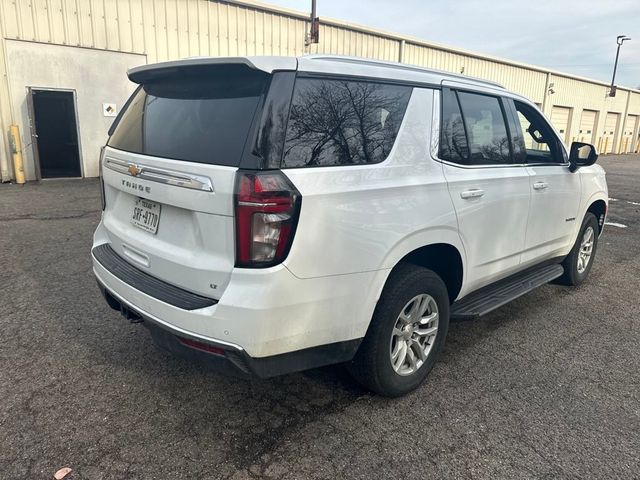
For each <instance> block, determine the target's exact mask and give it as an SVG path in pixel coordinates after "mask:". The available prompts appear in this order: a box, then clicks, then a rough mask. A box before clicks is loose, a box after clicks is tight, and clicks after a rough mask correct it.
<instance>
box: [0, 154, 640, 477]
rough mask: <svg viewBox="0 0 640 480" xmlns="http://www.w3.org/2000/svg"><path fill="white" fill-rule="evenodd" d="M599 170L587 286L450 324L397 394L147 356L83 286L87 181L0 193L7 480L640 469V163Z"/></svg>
mask: <svg viewBox="0 0 640 480" xmlns="http://www.w3.org/2000/svg"><path fill="white" fill-rule="evenodd" d="M600 163H601V164H602V165H603V166H604V167H605V169H606V170H607V173H608V177H607V179H608V182H609V189H610V197H612V201H611V203H610V213H609V217H608V222H610V223H612V224H613V225H609V226H607V227H606V230H605V234H604V236H603V237H602V238H601V241H600V244H599V247H598V248H599V250H598V254H597V258H596V262H595V264H594V267H593V269H592V271H591V274H590V278H589V279H588V281H587V282H586V284H585V285H584V286H582V287H581V288H578V289H569V288H565V287H559V286H552V285H550V286H545V287H542V288H540V289H538V290H537V291H534V292H532V293H530V294H528V295H526V296H525V297H522V298H520V299H519V300H517V301H515V302H513V303H512V304H510V305H507V306H505V307H503V308H501V309H499V310H497V311H495V312H494V313H492V314H490V315H488V316H486V317H485V318H483V319H481V320H480V321H477V322H473V323H457V324H453V325H452V326H451V328H450V331H449V336H448V341H447V346H446V348H445V352H444V355H443V358H442V361H441V362H440V363H439V364H437V365H436V367H435V368H434V370H433V372H432V374H431V376H430V377H429V379H428V380H427V382H426V383H425V384H424V385H423V386H422V387H421V388H420V389H418V390H417V391H416V392H415V393H413V394H411V395H409V396H407V397H405V398H401V399H396V400H388V399H384V398H379V397H376V396H373V395H370V394H368V393H367V392H365V391H363V390H361V389H360V388H358V387H357V386H356V385H354V383H353V382H352V381H351V380H350V378H349V377H348V375H347V374H346V372H345V371H344V369H343V368H342V367H340V366H334V367H327V368H323V369H318V370H313V371H309V372H304V373H299V374H293V375H288V376H284V377H279V378H275V379H271V380H253V381H246V380H238V379H233V378H226V377H223V376H220V375H218V374H215V373H213V372H210V371H208V370H206V369H205V368H203V367H200V366H198V365H195V364H191V363H189V362H187V361H185V360H181V359H177V358H175V357H172V356H171V355H170V354H168V353H165V352H163V351H161V350H159V349H158V348H156V347H155V345H154V344H153V342H152V340H151V338H150V336H149V335H148V332H147V331H146V329H145V328H144V327H143V326H142V325H140V324H129V323H127V322H126V321H125V320H124V319H123V318H121V317H120V316H119V315H118V314H117V313H116V312H114V311H112V310H110V309H109V308H108V306H107V305H106V303H105V302H104V301H103V299H102V298H101V296H100V294H99V291H98V288H97V287H96V284H95V281H94V279H93V275H92V270H91V262H90V256H89V249H90V245H91V237H92V233H93V230H94V228H95V226H96V224H97V222H98V220H99V217H100V199H99V189H98V182H97V181H96V180H95V179H93V180H59V181H49V182H43V183H41V184H27V185H26V186H25V187H19V186H15V185H0V199H1V202H0V261H1V267H0V329H1V337H0V338H1V339H2V343H1V346H0V367H1V368H0V399H1V400H0V405H1V406H0V472H2V475H1V477H2V479H14V478H15V479H50V478H52V476H53V473H54V472H55V471H56V470H57V469H58V468H60V467H64V466H69V467H71V468H72V469H73V473H72V474H71V475H69V476H68V477H67V478H70V479H74V480H75V479H132V478H157V479H169V478H172V479H173V478H185V479H187V478H188V479H217V478H229V479H244V478H262V477H267V478H287V479H300V478H331V479H341V478H416V479H417V478H420V479H424V478H474V479H476V478H477V479H485V478H486V479H495V478H517V479H522V478H548V479H559V478H589V479H596V478H625V479H631V478H640V458H639V455H638V452H640V348H639V347H638V345H640V321H639V310H640V309H639V301H638V298H640V297H639V294H638V289H639V287H640V278H639V273H640V238H639V237H638V234H639V233H640V155H626V156H610V157H605V158H603V159H601V160H600Z"/></svg>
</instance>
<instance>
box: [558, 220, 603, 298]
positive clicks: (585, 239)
mask: <svg viewBox="0 0 640 480" xmlns="http://www.w3.org/2000/svg"><path fill="white" fill-rule="evenodd" d="M597 246H598V220H597V219H596V216H595V215H594V214H593V213H587V214H586V215H585V217H584V220H583V221H582V226H581V227H580V232H579V233H578V238H577V239H576V243H575V244H574V246H573V248H572V249H571V252H570V253H569V255H567V257H566V258H565V259H564V261H563V262H562V266H563V267H564V274H563V275H562V276H561V277H560V278H559V279H558V283H561V284H563V285H571V286H577V285H580V284H581V283H582V282H584V281H585V279H586V278H587V275H589V271H590V270H591V265H593V259H594V258H595V256H596V248H597Z"/></svg>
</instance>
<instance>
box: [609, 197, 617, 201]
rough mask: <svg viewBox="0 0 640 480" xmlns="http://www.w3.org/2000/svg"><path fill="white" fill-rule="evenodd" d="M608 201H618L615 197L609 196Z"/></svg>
mask: <svg viewBox="0 0 640 480" xmlns="http://www.w3.org/2000/svg"><path fill="white" fill-rule="evenodd" d="M609 201H610V202H617V201H618V199H617V198H610V199H609Z"/></svg>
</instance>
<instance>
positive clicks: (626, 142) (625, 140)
mask: <svg viewBox="0 0 640 480" xmlns="http://www.w3.org/2000/svg"><path fill="white" fill-rule="evenodd" d="M628 145H629V139H628V138H625V139H624V151H623V153H629V150H627V146H628Z"/></svg>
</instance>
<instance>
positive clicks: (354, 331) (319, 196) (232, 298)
mask: <svg viewBox="0 0 640 480" xmlns="http://www.w3.org/2000/svg"><path fill="white" fill-rule="evenodd" d="M305 58H306V59H301V60H300V63H301V65H302V64H305V65H306V66H307V67H308V68H310V67H311V65H314V68H316V69H317V70H318V71H324V72H326V73H327V74H336V73H347V72H349V73H354V74H362V72H366V73H367V74H368V75H371V76H374V77H375V76H377V77H381V78H389V76H390V75H393V73H389V72H390V71H391V69H390V68H389V67H384V68H382V67H377V66H375V67H373V66H371V65H370V64H365V65H362V67H361V68H360V67H358V64H356V63H354V62H352V63H344V62H340V61H335V60H332V61H323V60H319V59H318V60H310V59H309V58H308V57H305ZM345 65H346V66H345ZM407 72H409V73H407ZM405 74H406V75H409V74H411V75H414V79H415V80H417V81H418V80H424V79H430V80H431V81H433V83H436V84H439V83H440V82H441V80H442V79H441V78H437V77H435V78H434V74H432V73H425V74H424V76H423V77H421V76H420V75H422V74H419V73H418V72H415V71H413V70H411V71H408V70H405V69H402V70H401V75H405ZM398 75H400V74H398ZM463 86H464V87H465V88H466V89H473V90H477V91H479V92H483V93H492V92H493V90H491V88H489V87H484V86H479V85H475V86H474V85H473V84H472V83H468V84H467V83H465V84H464V85H463ZM503 94H504V95H510V94H509V93H508V92H506V91H505V92H503ZM439 100H440V96H439V94H437V93H436V92H434V91H432V90H430V89H428V88H415V89H414V91H413V93H412V95H411V100H410V102H409V105H408V107H407V110H406V114H405V117H404V119H403V121H402V125H401V127H400V131H399V133H398V137H397V139H396V142H395V144H394V145H393V148H392V149H391V152H390V153H389V156H388V158H387V159H386V160H385V161H384V162H381V163H377V164H362V165H349V166H342V167H314V168H286V169H283V173H284V174H285V175H286V176H287V177H288V179H289V181H291V183H292V184H293V185H295V187H296V188H297V190H298V191H299V192H300V193H301V194H302V197H303V202H302V205H303V207H302V211H301V213H300V218H299V220H298V225H297V229H296V233H295V240H294V241H293V244H292V246H291V250H290V252H289V255H288V257H287V258H286V260H284V262H283V263H282V264H281V265H276V266H273V267H269V268H264V269H250V268H236V267H234V262H235V227H234V185H235V174H236V168H234V167H225V166H219V165H210V164H204V163H202V164H201V163H194V162H176V161H173V160H170V159H163V158H157V157H153V156H149V155H144V156H143V155H138V154H135V153H129V152H125V151H120V150H115V149H113V148H109V147H107V148H106V149H105V158H108V159H114V160H119V161H122V162H125V163H133V164H142V165H145V166H147V165H148V166H149V167H156V168H160V169H168V170H176V169H179V172H180V173H183V174H185V175H197V176H205V177H208V178H209V179H211V181H212V182H213V185H214V186H215V194H211V193H209V192H204V191H198V190H193V189H188V188H180V187H176V186H172V185H168V184H162V183H158V182H154V181H152V180H150V179H145V178H136V179H135V180H132V178H131V177H130V176H127V175H126V174H123V173H122V172H120V171H116V170H113V169H111V168H108V167H107V168H105V169H104V170H103V180H104V184H105V198H106V209H105V211H104V213H103V216H102V220H101V222H100V225H99V226H98V229H97V230H96V233H95V236H94V245H96V246H97V245H100V244H103V243H109V244H110V246H111V248H113V249H114V250H115V251H116V253H118V254H122V253H123V252H124V251H125V250H124V248H129V249H130V250H134V251H135V252H136V253H138V254H139V255H142V256H145V257H146V258H148V259H149V262H148V264H149V267H148V268H147V269H145V271H146V272H148V273H149V274H152V275H153V276H155V277H157V278H160V279H162V280H164V281H167V282H170V283H171V284H173V285H176V286H178V287H180V288H184V289H186V290H188V291H191V292H194V293H199V294H201V295H204V296H211V297H212V298H215V299H217V300H218V303H217V304H216V305H214V306H211V307H208V308H206V309H200V310H193V311H189V310H182V309H178V308H175V307H173V306H171V305H169V304H167V303H164V302H161V301H160V300H157V299H155V298H153V297H150V296H147V295H145V294H143V293H142V292H140V291H138V290H136V289H135V288H134V287H132V286H131V285H128V284H127V283H125V282H123V281H121V280H119V279H118V278H117V277H115V276H113V275H112V274H110V273H109V272H108V271H107V270H105V269H104V268H103V267H102V266H101V265H100V263H99V262H97V261H94V271H95V273H96V275H97V277H98V279H99V281H100V282H101V283H103V284H104V285H105V286H106V287H107V289H108V290H109V291H111V292H112V293H113V294H114V295H115V296H116V298H121V299H123V300H124V301H125V303H126V304H130V305H132V307H134V308H135V310H137V311H139V312H141V313H143V315H145V316H148V317H152V318H155V319H158V320H157V321H160V322H161V323H163V324H164V325H165V326H166V327H167V328H171V329H175V330H176V331H177V332H189V333H190V334H193V335H196V336H197V338H201V339H205V340H213V341H220V340H221V339H224V341H225V342H231V343H233V344H236V345H238V346H240V347H242V348H244V349H245V350H246V351H247V352H248V353H249V355H251V356H254V357H264V356H270V355H277V354H281V353H286V352H290V351H294V350H300V349H303V348H309V347H313V346H317V345H321V344H327V343H334V342H340V341H345V340H351V339H354V338H361V337H363V336H364V335H365V333H366V331H367V328H368V326H369V322H370V321H371V317H372V314H373V311H374V309H375V306H376V303H377V301H378V299H379V298H380V293H381V292H382V290H383V287H384V284H385V282H386V280H387V278H388V275H389V272H390V271H391V269H392V268H393V267H394V266H395V265H397V264H398V262H399V261H400V260H401V259H402V258H404V257H405V256H406V255H407V254H409V253H411V252H413V251H415V250H416V249H418V248H421V247H424V246H427V245H433V244H438V243H441V244H446V245H450V246H451V247H453V248H455V249H456V250H457V251H458V252H459V253H460V255H461V261H462V266H463V275H464V278H463V281H462V287H461V290H460V293H459V294H458V297H459V298H462V297H463V296H464V295H466V294H468V293H470V292H472V291H475V290H477V289H479V288H481V287H483V286H485V285H487V284H489V283H492V282H494V281H497V280H499V279H501V278H504V277H506V276H508V275H509V274H511V273H515V272H518V271H522V270H524V269H526V268H527V267H529V266H531V265H533V264H535V263H539V262H541V261H544V260H546V259H550V258H556V257H564V256H566V255H567V254H568V253H569V251H570V250H571V248H572V247H573V245H574V243H575V240H576V238H577V235H578V228H579V227H580V225H579V223H578V222H566V221H565V220H566V219H567V218H579V219H581V218H584V215H585V212H586V210H587V208H588V206H589V205H590V204H592V203H593V202H594V201H597V200H606V199H607V198H608V192H607V187H606V182H605V175H604V171H603V170H602V168H601V167H600V166H598V165H593V166H590V167H584V168H581V169H580V171H579V173H577V174H576V173H571V172H570V171H569V169H566V168H562V169H559V168H557V166H547V167H540V168H536V169H531V168H521V167H500V168H491V167H487V168H461V167H454V166H451V165H444V164H443V163H441V162H440V161H438V160H437V159H436V158H434V157H433V155H435V151H434V150H435V149H433V150H432V147H434V146H435V143H436V142H437V140H438V130H439V128H438V126H439V125H440V120H439V115H440V108H439V103H440V102H439ZM522 101H524V102H527V100H522ZM195 134H196V133H195V132H194V135H195ZM554 135H555V134H554ZM551 171H553V172H551ZM556 171H557V173H556ZM547 179H548V180H547ZM538 181H546V182H548V184H549V185H553V186H554V187H555V188H549V189H546V190H545V191H534V189H533V185H535V183H536V182H538ZM576 182H580V183H576ZM131 184H133V186H131ZM141 186H142V187H143V188H147V187H149V188H150V190H149V191H148V193H145V198H148V199H149V200H150V201H153V202H159V203H162V204H163V208H162V214H161V215H162V218H161V220H160V227H159V228H158V231H157V233H156V235H150V234H148V233H147V232H144V231H142V230H140V229H138V228H135V227H133V226H132V225H131V224H130V223H129V221H128V219H129V218H130V216H131V209H132V208H133V205H134V202H135V200H136V198H137V195H138V193H137V192H138V191H139V188H140V187H141ZM469 192H475V193H476V194H474V195H469ZM478 192H480V193H482V195H478ZM564 195H567V197H564ZM532 197H536V200H533V199H532ZM558 205H562V208H559V207H557V206H558ZM555 224H561V225H562V227H561V228H556V227H555V226H554V227H550V226H549V225H555ZM163 225H164V227H163ZM528 229H529V230H530V229H535V230H541V231H540V232H537V235H536V236H535V237H533V236H532V237H531V239H532V240H531V241H532V242H534V244H533V245H531V247H528V246H527V238H526V235H525V233H526V232H527V231H528ZM524 252H534V253H532V254H530V255H529V256H528V257H527V258H526V259H525V260H522V259H523V258H524V255H523V253H524ZM212 284H214V285H215V287H212Z"/></svg>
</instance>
